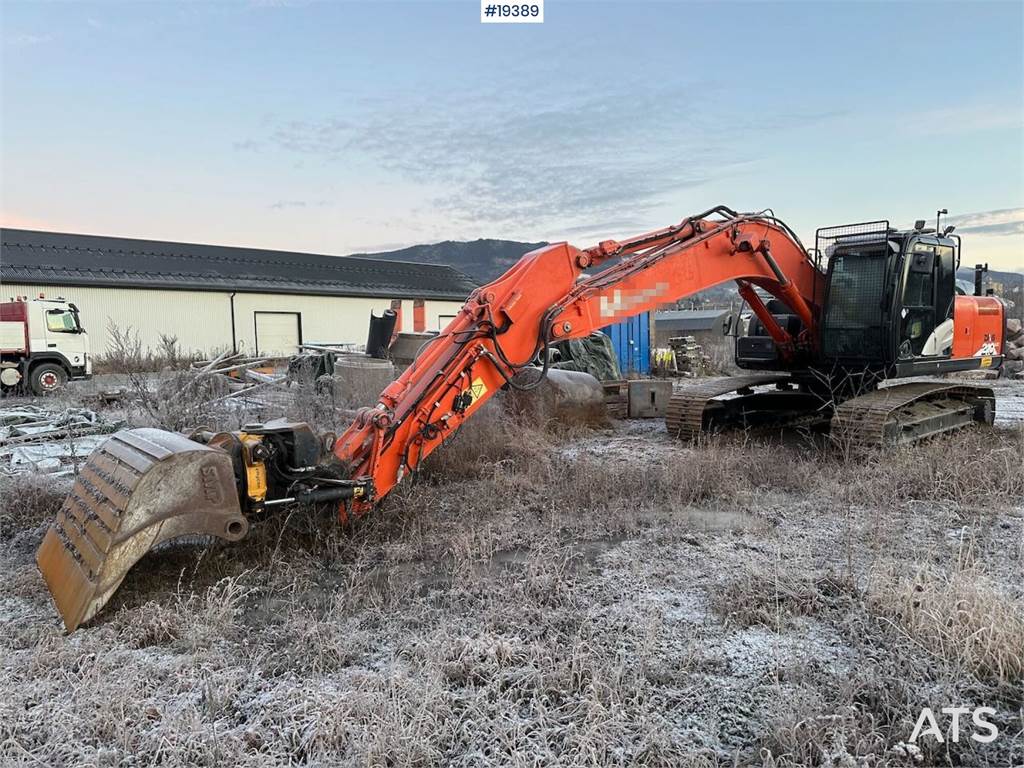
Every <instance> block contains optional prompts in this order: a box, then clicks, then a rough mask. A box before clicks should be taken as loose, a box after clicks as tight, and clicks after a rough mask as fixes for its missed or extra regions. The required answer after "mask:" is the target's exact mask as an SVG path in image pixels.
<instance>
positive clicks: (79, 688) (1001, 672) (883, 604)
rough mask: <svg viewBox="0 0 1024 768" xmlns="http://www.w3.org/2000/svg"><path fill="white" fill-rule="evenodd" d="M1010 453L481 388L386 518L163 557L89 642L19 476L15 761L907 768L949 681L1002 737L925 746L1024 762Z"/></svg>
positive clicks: (935, 753)
mask: <svg viewBox="0 0 1024 768" xmlns="http://www.w3.org/2000/svg"><path fill="white" fill-rule="evenodd" d="M1022 455H1024V436H1022V434H1021V433H1020V432H1019V431H1016V432H1014V431H1002V430H1000V431H984V430H977V431H974V432H971V433H968V434H964V435H960V436H956V437H953V438H950V439H948V440H944V441H942V442H935V443H931V444H928V445H924V446H920V447H917V448H912V449H906V450H902V451H897V452H893V453H888V454H885V455H869V456H863V457H857V458H855V459H852V460H850V461H844V460H843V458H842V456H840V455H837V452H834V451H829V450H828V449H825V450H822V449H821V446H815V445H811V444H809V443H804V442H802V441H800V440H796V441H790V442H787V443H785V444H779V443H777V442H776V443H769V442H768V441H766V440H765V439H763V438H758V439H754V438H748V437H744V436H731V437H724V438H719V439H712V440H709V441H707V442H706V443H705V444H703V445H700V446H696V447H694V446H686V445H681V444H678V443H675V442H673V441H671V440H669V439H668V438H667V437H666V436H665V434H664V432H663V431H662V430H659V429H657V428H651V427H650V426H649V425H639V426H638V425H637V424H625V425H618V426H617V427H615V428H614V429H612V430H604V431H602V430H597V431H587V432H580V431H576V432H573V431H571V430H566V429H565V428H559V429H558V430H557V431H544V430H540V429H538V428H536V427H531V426H529V425H523V424H519V423H514V422H511V421H510V420H509V419H508V418H506V417H504V416H503V415H502V413H501V412H500V411H499V410H498V409H490V410H489V411H488V412H486V413H484V414H481V415H480V417H479V418H477V419H475V420H474V421H473V422H471V423H469V424H468V425H467V426H466V428H465V429H464V431H463V432H462V433H461V434H460V435H459V436H458V437H457V438H456V440H455V441H454V442H453V443H452V444H451V445H449V446H447V447H446V448H445V449H443V450H442V451H441V452H439V453H438V454H435V456H434V457H432V459H431V460H430V462H429V464H428V466H426V467H425V468H424V471H423V472H422V473H421V475H420V476H419V478H418V480H417V481H416V482H413V483H407V484H405V485H404V486H402V487H401V488H400V490H399V491H398V492H396V493H395V494H394V495H393V496H392V497H391V498H390V499H389V501H388V502H387V503H386V504H385V505H384V506H383V508H381V509H379V510H378V511H377V512H376V513H375V514H374V515H373V516H372V517H371V518H368V519H366V520H363V521H360V522H358V523H355V524H353V525H350V526H348V527H346V528H342V527H340V526H337V525H336V524H335V522H334V520H333V516H332V514H331V513H330V512H329V511H326V512H321V513H320V514H308V513H302V512H294V513H291V514H289V513H282V514H281V515H280V516H279V517H277V518H275V519H273V520H270V521H268V522H266V523H265V524H263V525H261V526H258V527H257V528H256V530H254V532H253V533H252V534H251V535H250V537H249V538H248V539H246V540H245V541H244V542H242V543H240V544H238V545H235V546H223V545H219V544H218V545H214V546H212V547H209V548H202V547H198V546H196V545H188V546H178V547H170V548H168V549H165V550H163V551H160V552H157V553H153V554H151V555H150V556H148V557H147V558H145V559H144V560H143V561H142V562H141V563H140V564H139V566H138V567H137V568H136V569H135V570H134V571H133V572H132V573H131V574H130V575H129V577H128V578H127V580H126V582H125V585H124V587H123V588H122V590H121V591H120V592H119V593H118V594H117V596H116V597H115V599H114V600H113V601H112V602H111V604H110V605H109V606H108V608H107V610H106V611H105V612H104V613H103V614H102V615H101V617H100V618H99V619H98V620H97V621H95V622H94V623H93V624H92V625H90V626H88V627H86V628H83V629H81V630H79V631H78V632H76V633H75V634H73V635H71V636H66V635H65V634H64V633H63V632H62V630H61V627H60V624H59V621H58V619H57V616H56V614H55V612H54V610H53V608H52V606H51V605H50V603H49V601H48V597H47V594H46V592H45V589H44V587H43V585H42V583H41V580H40V578H39V576H38V574H37V572H36V571H35V567H34V563H33V559H32V558H33V550H34V547H35V545H36V544H37V543H38V540H39V537H40V536H41V530H40V529H39V526H38V521H39V520H41V519H45V518H46V517H47V516H48V515H49V514H52V512H54V511H55V510H56V507H57V506H59V503H60V500H61V499H60V494H59V493H46V492H44V491H40V492H39V493H38V494H36V495H31V496H27V495H24V493H23V492H22V491H21V490H17V492H14V490H15V489H12V487H11V486H5V487H0V497H2V500H3V509H2V510H0V516H2V519H3V521H4V530H5V535H4V537H3V538H2V539H0V577H2V578H3V580H4V583H5V589H4V590H3V592H2V593H0V691H2V693H3V695H2V696H0V764H5V765H6V764H13V765H18V764H25V765H33V764H35V765H38V764H43V765H54V766H60V765H152V764H159V765H166V766H185V765H232V766H233V765H239V766H246V765H252V766H256V765H260V766H262V765H289V764H291V765H410V766H413V765H415V766H432V765H438V766H442V765H444V766H447V765H466V766H470V765H472V766H477V765H495V766H506V765H550V764H558V765H624V766H625V765H664V766H679V765H684V766H685V765H694V766H720V765H722V766H724V765H729V766H731V765H751V764H756V765H766V766H783V765H834V766H845V765H850V766H856V765H869V766H873V765H910V764H914V761H913V757H912V756H910V757H908V756H907V755H908V754H909V753H908V750H907V749H906V747H905V745H903V742H905V741H906V740H907V739H908V738H909V736H910V733H911V730H912V728H913V725H914V722H915V720H916V718H917V715H918V713H919V712H920V709H921V708H922V707H924V706H931V707H933V708H935V709H936V710H937V711H938V710H939V709H941V707H943V706H951V705H961V704H962V705H965V706H974V705H976V704H986V705H989V706H992V707H995V708H996V710H997V712H998V715H997V717H996V718H994V719H995V720H996V722H997V724H998V726H999V728H1000V730H1001V732H1002V736H1001V737H1000V739H998V740H997V741H996V742H994V743H992V744H990V745H979V744H976V743H973V742H971V741H970V740H965V741H961V743H960V744H952V743H948V742H947V743H946V744H943V745H935V744H934V743H922V744H920V745H919V746H920V748H921V750H922V752H923V754H922V761H923V762H922V763H920V764H947V763H952V764H962V765H1008V764H1016V763H1021V762H1022V761H1024V753H1022V751H1021V749H1022V748H1021V746H1020V744H1021V740H1022V738H1024V737H1022V736H1021V734H1020V729H1021V727H1022V725H1021V724H1022V719H1021V718H1022V713H1021V701H1022V695H1024V694H1022V691H1024V688H1022V680H1021V669H1020V663H1019V660H1020V655H1021V652H1022V647H1024V643H1022V641H1021V637H1022V635H1021V621H1022V617H1021V599H1022V582H1024V580H1022V578H1021V575H1022V563H1024V560H1022V536H1024V521H1022V514H1024V513H1022V511H1021V509H1020V507H1019V506H1016V505H1019V504H1020V503H1021V498H1022V495H1024V474H1022V473H1024V469H1022V467H1021V461H1020V459H1021V457H1022ZM1014 457H1016V459H1017V460H1016V461H1015V462H1014V461H1013V460H1012V459H1013V458H1014ZM8 528H12V531H11V532H10V533H8V532H7V531H8ZM1015 750H1016V751H1015Z"/></svg>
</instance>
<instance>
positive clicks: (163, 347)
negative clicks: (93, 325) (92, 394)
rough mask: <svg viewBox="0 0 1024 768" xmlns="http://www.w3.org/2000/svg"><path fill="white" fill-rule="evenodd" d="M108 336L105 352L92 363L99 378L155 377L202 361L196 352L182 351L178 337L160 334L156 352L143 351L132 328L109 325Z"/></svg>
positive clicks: (148, 348)
mask: <svg viewBox="0 0 1024 768" xmlns="http://www.w3.org/2000/svg"><path fill="white" fill-rule="evenodd" d="M107 336H108V337H109V341H108V342H107V348H106V350H104V352H103V353H102V354H98V355H97V356H96V358H95V360H94V361H93V370H94V372H95V373H97V374H101V373H119V374H124V375H128V374H132V373H146V372H150V373H152V372H155V371H160V370H163V369H164V368H182V367H186V366H188V365H190V364H191V363H193V362H195V361H196V360H199V359H200V357H201V355H200V354H199V353H198V352H196V351H192V352H186V351H185V350H183V349H182V348H181V344H180V342H179V341H178V337H177V336H174V335H171V334H167V333H161V334H160V343H159V344H158V345H157V347H156V349H155V350H154V349H153V348H152V347H143V346H142V340H141V339H140V338H139V334H138V331H136V330H135V329H134V328H132V327H131V326H128V327H127V328H123V329H122V328H120V327H118V326H117V325H116V324H114V323H112V322H111V323H108V325H107Z"/></svg>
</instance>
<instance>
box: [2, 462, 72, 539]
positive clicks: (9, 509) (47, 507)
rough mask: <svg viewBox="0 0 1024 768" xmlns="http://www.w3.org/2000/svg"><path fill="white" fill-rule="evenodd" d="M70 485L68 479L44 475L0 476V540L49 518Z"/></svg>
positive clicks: (58, 507)
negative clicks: (62, 479)
mask: <svg viewBox="0 0 1024 768" xmlns="http://www.w3.org/2000/svg"><path fill="white" fill-rule="evenodd" d="M70 487H71V486H70V482H69V481H66V482H62V481H61V480H58V479H55V478H51V477H46V476H38V475H13V476H7V477H2V478H0V541H9V540H10V539H12V538H13V537H14V536H15V535H17V534H18V533H21V532H23V531H25V530H26V529H29V530H30V529H33V528H37V527H39V526H40V525H42V524H43V523H49V522H50V521H51V520H53V518H54V516H55V515H56V514H57V510H59V509H60V506H61V504H63V503H64V498H65V497H66V496H67V494H68V491H69V490H70Z"/></svg>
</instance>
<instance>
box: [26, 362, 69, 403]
mask: <svg viewBox="0 0 1024 768" xmlns="http://www.w3.org/2000/svg"><path fill="white" fill-rule="evenodd" d="M29 383H30V384H31V386H32V392H33V393H35V394H36V395H38V396H40V397H42V396H43V395H52V394H53V393H54V392H56V391H58V390H60V389H62V388H63V387H64V385H65V384H67V383H68V373H67V371H65V370H64V369H63V368H61V367H60V366H59V365H57V364H56V363H43V364H42V365H37V366H36V367H35V368H33V369H32V373H31V374H30V375H29Z"/></svg>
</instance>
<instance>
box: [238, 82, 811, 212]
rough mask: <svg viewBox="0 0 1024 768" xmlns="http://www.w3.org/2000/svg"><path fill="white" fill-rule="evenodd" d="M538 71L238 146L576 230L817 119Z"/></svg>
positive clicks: (726, 170)
mask: <svg viewBox="0 0 1024 768" xmlns="http://www.w3.org/2000/svg"><path fill="white" fill-rule="evenodd" d="M537 77H538V78H542V79H540V80H535V79H530V78H525V79H524V82H522V83H520V84H518V85H516V86H510V87H507V88H498V87H497V86H496V87H494V88H493V89H492V90H489V91H482V92H477V93H475V94H473V95H471V96H470V95H459V94H458V93H457V92H453V93H449V94H448V95H447V96H443V97H441V98H440V99H438V98H437V97H436V94H431V99H429V100H428V99H427V98H426V96H416V95H412V96H409V97H408V98H397V97H396V98H392V99H388V100H387V101H384V100H378V101H375V102H362V103H360V104H353V105H352V107H351V108H352V113H351V114H347V115H346V116H345V117H344V118H341V117H325V118H323V119H319V120H292V121H287V122H283V121H282V122H278V123H277V124H276V125H274V126H273V127H272V128H271V129H270V131H269V133H268V135H266V136H264V137H260V138H258V139H247V140H244V141H239V142H236V143H235V146H236V148H238V149H253V148H258V147H260V146H261V145H262V144H263V143H266V144H267V145H268V146H271V147H276V148H277V149H281V150H286V151H288V152H292V153H296V154H301V155H308V156H312V157H316V158H319V159H320V160H321V161H323V162H327V163H330V162H337V163H352V162H354V161H357V160H358V161H365V160H366V159H369V160H370V161H371V162H372V163H373V164H374V165H376V166H377V167H378V168H380V169H382V170H384V171H387V172H390V173H393V174H396V175H398V176H399V177H401V178H404V179H406V180H407V181H410V182H412V183H414V184H417V185H420V186H421V187H422V188H424V189H431V190H436V189H443V190H445V191H444V192H443V193H441V194H437V193H435V194H434V195H433V198H432V199H431V201H430V203H431V206H432V207H433V208H434V209H435V211H438V212H441V213H443V214H444V215H445V216H446V218H447V219H448V222H449V224H450V225H453V226H458V225H460V224H461V225H473V224H479V223H486V224H487V225H488V226H491V227H498V226H505V227H506V228H509V229H516V230H519V231H525V230H533V229H534V228H537V227H541V226H543V225H544V224H545V223H548V222H555V223H557V224H558V226H559V227H561V228H562V230H565V231H571V230H573V229H574V228H579V229H583V228H586V227H587V224H588V222H589V223H592V222H594V221H623V220H630V221H636V220H641V219H643V218H644V215H645V214H646V213H648V212H650V211H652V210H653V209H655V208H657V207H658V206H660V205H662V204H664V203H666V202H669V201H671V199H672V198H673V197H674V196H675V195H677V194H678V193H679V192H680V191H682V190H686V189H692V188H695V187H699V186H701V185H703V184H706V183H708V182H709V181H710V180H712V179H719V178H722V177H724V176H728V175H736V174H739V173H740V172H741V171H742V170H743V169H744V168H747V167H748V166H749V164H751V163H753V162H755V161H757V160H758V159H759V158H760V157H761V156H762V154H763V151H764V150H763V147H764V146H765V145H766V144H767V143H768V142H770V141H771V140H772V138H773V136H776V135H777V134H778V133H779V132H780V131H783V130H787V129H790V128H795V127H796V126H798V125H807V124H808V123H810V122H815V121H816V120H819V119H821V118H823V117H825V116H824V115H816V114H806V113H803V114H801V113H793V114H788V115H785V116H777V117H773V116H771V115H766V114H763V113H755V112H754V111H751V110H746V109H744V105H743V104H742V103H730V102H726V101H725V100H724V99H722V98H719V97H718V95H717V93H716V91H715V89H714V88H711V87H709V85H708V84H706V83H704V84H696V83H695V84H691V85H683V86H676V87H671V88H661V89H652V88H650V87H642V86H639V85H638V86H637V87H635V88H629V89H624V90H623V91H622V92H616V93H609V92H603V93H602V94H601V95H600V96H594V95H590V93H589V92H588V91H587V90H586V89H584V88H578V89H575V90H574V91H566V90H564V85H563V86H560V87H556V86H551V85H548V84H547V83H546V82H545V80H544V79H543V78H546V80H547V81H551V80H554V79H553V78H550V77H549V76H547V75H537ZM562 82H563V83H564V80H563V81H562ZM558 88H561V89H560V90H559V89H558Z"/></svg>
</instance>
